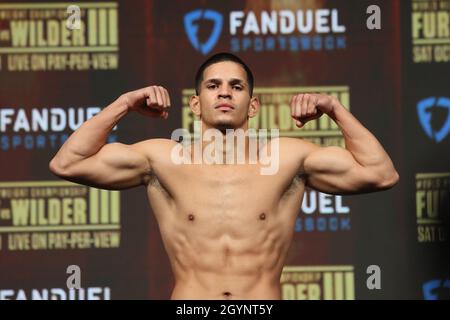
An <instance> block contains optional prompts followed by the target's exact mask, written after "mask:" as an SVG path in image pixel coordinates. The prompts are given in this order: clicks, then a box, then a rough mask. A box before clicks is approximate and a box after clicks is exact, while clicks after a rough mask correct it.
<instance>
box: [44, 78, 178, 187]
mask: <svg viewBox="0 0 450 320" xmlns="http://www.w3.org/2000/svg"><path fill="white" fill-rule="evenodd" d="M169 106H170V98H169V95H168V93H167V90H165V89H164V88H162V87H156V86H152V87H147V88H143V89H139V90H136V91H131V92H128V93H126V94H124V95H122V96H120V97H119V98H118V99H117V100H116V101H114V102H113V103H111V104H110V105H109V106H107V107H106V108H104V109H103V110H102V111H101V112H100V113H99V114H97V115H95V116H94V117H93V118H91V119H89V120H87V121H86V122H85V123H83V125H82V126H80V127H79V128H78V129H77V130H76V131H75V132H73V133H72V135H71V136H70V137H69V138H68V139H67V141H66V142H65V143H64V144H63V146H62V147H61V148H60V150H59V151H58V152H57V154H56V155H55V157H54V158H53V159H52V160H51V162H50V164H49V168H50V171H51V172H53V173H54V174H55V175H57V176H59V177H61V178H63V179H66V180H69V181H73V182H76V183H81V184H85V185H89V186H93V187H97V188H103V189H126V188H132V187H135V186H138V185H141V184H145V183H146V179H147V178H148V176H149V173H150V171H151V159H149V157H148V156H147V154H148V153H149V152H150V153H151V150H152V149H156V148H157V142H156V141H152V140H147V141H142V142H139V143H136V144H132V145H125V144H122V143H110V144H106V140H107V138H108V134H109V133H110V132H111V130H112V129H113V128H114V126H115V125H116V124H117V122H119V120H120V119H122V118H123V117H124V116H125V115H126V114H128V112H130V111H137V112H139V113H140V114H143V115H146V116H150V117H159V118H164V119H166V118H167V115H168V111H167V108H168V107H169ZM155 140H157V139H155ZM149 149H150V150H149Z"/></svg>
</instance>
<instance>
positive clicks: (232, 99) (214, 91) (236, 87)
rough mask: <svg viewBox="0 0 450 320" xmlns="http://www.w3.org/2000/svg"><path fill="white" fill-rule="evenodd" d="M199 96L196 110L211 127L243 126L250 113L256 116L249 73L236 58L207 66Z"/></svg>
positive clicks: (233, 127) (232, 127) (231, 127)
mask: <svg viewBox="0 0 450 320" xmlns="http://www.w3.org/2000/svg"><path fill="white" fill-rule="evenodd" d="M195 99H198V100H195V101H196V102H198V104H197V108H195V107H194V108H193V111H194V112H195V113H196V114H197V115H198V116H200V117H201V119H202V122H204V123H205V124H206V125H207V126H208V127H212V128H217V129H219V130H223V129H228V128H229V129H236V128H241V127H243V126H244V125H245V124H246V122H247V120H248V117H249V116H250V117H252V116H253V111H254V110H249V108H250V107H251V106H250V104H251V102H252V101H253V100H252V99H251V97H250V91H249V85H248V81H247V74H246V72H245V70H244V68H243V67H242V66H241V65H240V64H237V63H235V62H231V61H223V62H218V63H215V64H212V65H210V66H209V67H207V68H206V69H205V71H204V72H203V81H202V83H201V85H200V94H199V96H198V97H197V98H195ZM252 105H253V103H252ZM191 107H192V105H191ZM255 113H256V112H255Z"/></svg>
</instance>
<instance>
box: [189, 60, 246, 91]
mask: <svg viewBox="0 0 450 320" xmlns="http://www.w3.org/2000/svg"><path fill="white" fill-rule="evenodd" d="M222 61H231V62H235V63H237V64H240V65H241V66H242V67H243V68H244V70H245V73H246V74H247V81H248V89H249V93H250V97H251V96H252V95H253V73H252V71H251V70H250V68H249V67H248V66H247V65H246V64H245V62H244V61H242V60H241V59H240V58H238V57H237V56H235V55H234V54H232V53H228V52H220V53H216V54H214V55H212V56H211V57H209V58H208V59H206V61H205V62H203V64H202V65H201V66H200V67H199V68H198V70H197V73H196V75H195V94H196V95H198V94H199V93H200V87H201V84H202V81H203V72H204V71H205V69H206V68H208V67H209V66H210V65H212V64H215V63H218V62H222Z"/></svg>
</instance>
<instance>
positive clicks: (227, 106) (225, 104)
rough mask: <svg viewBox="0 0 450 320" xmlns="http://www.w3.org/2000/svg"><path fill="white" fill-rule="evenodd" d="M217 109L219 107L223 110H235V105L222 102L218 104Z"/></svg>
mask: <svg viewBox="0 0 450 320" xmlns="http://www.w3.org/2000/svg"><path fill="white" fill-rule="evenodd" d="M215 109H219V110H222V111H228V110H234V106H232V105H231V104H228V103H221V104H218V105H217V106H216V107H215Z"/></svg>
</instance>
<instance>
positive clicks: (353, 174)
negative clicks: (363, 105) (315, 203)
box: [291, 94, 399, 194]
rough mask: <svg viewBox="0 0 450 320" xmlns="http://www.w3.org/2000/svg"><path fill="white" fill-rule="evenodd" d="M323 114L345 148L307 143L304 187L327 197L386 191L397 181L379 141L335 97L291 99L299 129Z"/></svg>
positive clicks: (297, 97)
mask: <svg viewBox="0 0 450 320" xmlns="http://www.w3.org/2000/svg"><path fill="white" fill-rule="evenodd" d="M324 113H325V114H327V115H328V116H329V117H331V118H332V119H333V120H334V121H335V122H336V124H337V125H338V126H339V128H340V129H341V131H342V134H343V136H344V140H345V149H344V148H341V147H334V146H332V147H319V146H317V145H314V144H312V143H306V144H305V146H307V148H306V149H307V153H306V156H305V158H304V162H303V171H304V173H305V174H306V182H307V185H309V186H310V187H312V188H314V189H316V190H318V191H322V192H325V193H330V194H355V193H366V192H373V191H379V190H385V189H389V188H391V187H392V186H394V185H395V184H396V183H397V182H398V180H399V175H398V173H397V171H396V170H395V167H394V165H393V163H392V160H391V158H390V157H389V155H388V154H387V153H386V151H385V150H384V148H383V147H382V145H381V144H380V142H379V141H378V140H377V139H376V138H375V136H374V135H373V134H372V133H371V132H370V131H369V130H367V129H366V128H365V127H364V126H363V125H362V124H361V123H360V122H359V121H358V120H357V119H356V118H355V117H354V116H353V115H352V114H351V113H350V112H349V111H347V110H346V109H345V108H344V107H343V106H342V105H341V103H340V102H339V100H338V99H337V98H335V97H332V96H328V95H323V94H301V95H297V96H294V97H293V99H292V102H291V115H292V117H293V118H294V119H295V120H296V125H297V126H298V127H302V126H303V125H304V124H305V123H306V122H308V121H310V120H313V119H316V118H318V117H320V116H321V115H322V114H324Z"/></svg>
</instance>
